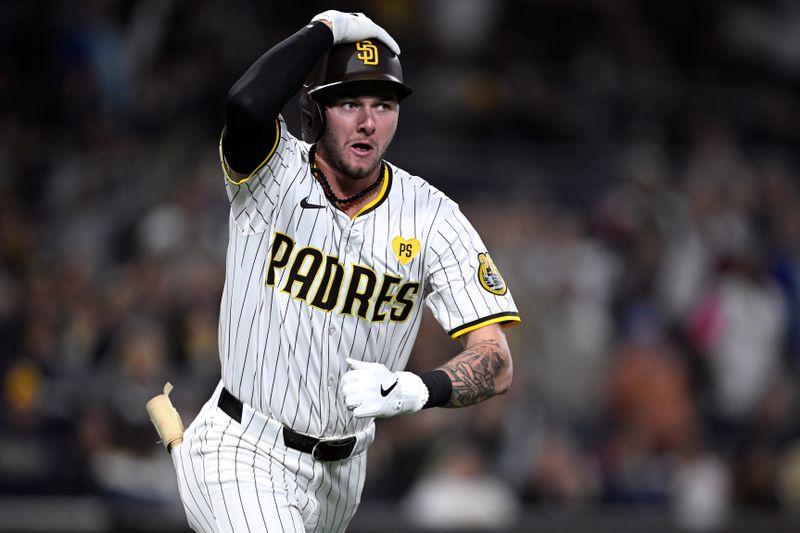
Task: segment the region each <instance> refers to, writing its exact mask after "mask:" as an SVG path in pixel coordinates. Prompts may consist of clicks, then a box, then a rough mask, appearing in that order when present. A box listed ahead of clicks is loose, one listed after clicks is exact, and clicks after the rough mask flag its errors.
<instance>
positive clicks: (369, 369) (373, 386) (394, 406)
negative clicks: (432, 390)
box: [342, 358, 428, 418]
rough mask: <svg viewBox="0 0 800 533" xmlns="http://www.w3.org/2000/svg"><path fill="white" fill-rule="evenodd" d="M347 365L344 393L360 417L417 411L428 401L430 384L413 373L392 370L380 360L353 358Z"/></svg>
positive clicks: (356, 415)
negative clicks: (378, 361)
mask: <svg viewBox="0 0 800 533" xmlns="http://www.w3.org/2000/svg"><path fill="white" fill-rule="evenodd" d="M347 365H348V366H349V367H350V370H348V371H347V372H346V373H345V375H344V376H343V377H342V392H343V393H344V401H345V405H346V406H347V408H348V409H350V410H352V411H353V416H355V417H356V418H364V417H370V416H374V417H379V418H386V417H390V416H395V415H399V414H403V413H415V412H417V411H419V410H420V409H422V406H423V405H425V402H427V401H428V387H427V386H425V384H424V383H423V382H422V379H420V377H419V376H418V375H416V374H414V373H412V372H392V371H391V370H389V369H388V368H386V366H385V365H382V364H380V363H366V362H364V361H358V360H356V359H349V358H348V359H347Z"/></svg>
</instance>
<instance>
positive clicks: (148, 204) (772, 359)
mask: <svg viewBox="0 0 800 533" xmlns="http://www.w3.org/2000/svg"><path fill="white" fill-rule="evenodd" d="M331 7H336V8H340V9H343V10H352V11H365V12H366V13H367V14H369V15H370V16H371V17H372V18H373V19H374V20H376V21H378V22H379V23H381V24H382V25H384V26H385V27H386V28H387V29H389V31H390V33H392V34H393V35H394V36H395V37H396V38H397V40H398V41H399V42H400V45H401V47H402V48H403V61H404V67H405V70H406V81H408V82H409V83H410V84H411V85H412V86H414V87H415V89H416V92H415V95H414V97H413V98H411V99H409V100H408V101H407V103H406V102H404V104H403V112H402V113H401V120H400V127H399V132H398V135H397V138H396V141H395V146H394V147H393V148H392V149H391V150H390V154H389V157H388V158H389V159H390V160H391V161H393V162H395V163H397V164H399V165H400V166H402V167H404V168H406V169H408V170H410V171H412V172H417V173H419V174H420V175H422V176H423V177H425V178H426V179H428V180H429V181H431V182H432V183H433V184H434V185H436V186H438V187H440V188H441V189H443V190H444V191H445V192H446V193H448V194H449V195H451V196H452V197H453V198H454V199H456V200H457V201H458V202H459V203H460V205H461V207H462V210H463V211H464V212H465V213H466V214H467V216H468V218H470V220H472V221H473V223H474V224H475V225H476V227H477V228H478V230H479V232H480V233H481V235H482V236H483V238H484V240H485V242H486V243H487V246H488V248H489V250H490V252H491V253H492V256H493V258H494V260H495V263H496V264H497V265H498V267H499V268H500V271H501V272H502V274H503V276H504V277H505V279H506V281H507V282H508V284H509V286H510V287H511V290H512V293H513V295H514V297H515V300H516V302H517V304H518V306H519V308H520V312H521V314H522V317H523V323H522V325H520V326H517V327H515V328H513V329H510V330H508V332H507V333H508V337H509V342H510V344H511V347H512V354H513V356H514V364H515V379H514V384H513V386H512V389H511V391H510V392H509V393H508V394H507V395H505V396H502V397H499V398H495V399H493V400H492V401H490V402H487V403H485V404H482V405H480V406H478V407H475V408H470V409H465V410H446V409H434V410H429V411H425V412H423V413H420V414H417V415H414V416H409V417H400V418H397V419H389V420H382V421H380V422H379V429H378V438H377V440H376V443H375V444H374V445H373V447H372V448H371V450H370V463H371V465H370V468H369V471H368V478H367V485H366V490H365V493H364V496H363V499H364V505H365V506H368V505H370V503H372V502H381V501H383V502H386V501H388V502H398V503H397V504H398V506H399V507H398V508H399V509H401V510H402V512H403V513H405V514H406V515H407V516H409V517H413V519H415V520H417V521H418V522H419V524H421V525H424V526H428V527H436V526H439V525H443V526H444V525H452V524H460V525H462V526H464V525H479V526H483V527H498V528H500V527H507V526H508V525H509V524H511V523H513V521H514V520H515V519H516V517H517V516H519V514H518V513H519V512H520V510H521V509H522V508H523V506H525V505H530V504H536V505H539V506H543V508H549V507H556V508H558V509H561V510H564V509H581V508H587V507H593V508H596V507H602V506H656V507H660V508H664V509H668V510H670V512H674V517H675V520H676V521H677V523H678V524H679V525H680V526H681V527H684V528H686V529H692V530H706V529H713V528H715V527H720V526H721V525H722V524H724V523H725V521H726V520H729V519H730V517H731V516H733V514H734V513H735V512H736V511H737V510H741V509H751V508H765V509H769V510H771V511H774V512H781V513H783V512H786V513H792V512H796V511H800V424H799V423H798V418H797V417H795V416H794V414H795V413H796V412H797V411H798V407H800V387H798V385H799V384H800V381H799V378H800V160H798V156H797V154H798V153H800V151H799V149H800V128H798V127H797V125H798V124H800V96H798V94H800V93H798V89H800V55H798V54H797V52H796V51H797V50H798V49H800V44H798V43H797V41H798V37H797V36H798V35H800V7H799V6H798V5H797V4H796V3H793V2H791V1H781V0H772V1H767V2H755V1H745V0H741V1H711V0H705V1H698V2H669V3H666V2H646V1H644V0H641V1H635V0H625V1H615V0H605V1H604V0H600V1H595V2H581V1H579V0H541V1H538V0H537V1H530V2H525V1H522V0H517V1H514V0H507V1H502V2H500V1H496V0H435V1H433V0H431V1H425V2H423V1H422V0H416V1H400V0H375V1H372V2H365V1H363V2H357V1H351V2H333V3H330V4H323V3H320V2H309V3H304V5H303V6H293V5H285V4H283V3H278V2H272V1H261V2H256V1H245V0H238V1H236V2H221V1H214V0H194V1H191V2H190V1H188V0H139V1H133V0H127V1H125V0H96V1H77V0H76V1H74V2H72V1H70V2H56V1H44V2H0V354H1V357H0V390H1V391H2V406H3V407H2V409H0V493H1V494H6V495H21V494H34V495H54V494H59V495H84V494H92V495H99V496H102V497H103V498H107V499H109V500H110V501H115V502H125V501H136V502H146V503H152V504H153V505H168V506H175V505H176V501H177V500H176V498H177V489H176V486H175V481H174V475H173V472H172V467H171V463H170V461H169V458H168V456H167V454H165V453H164V451H163V448H161V447H160V446H159V445H158V444H157V443H156V440H157V436H156V434H155V431H154V430H153V428H152V426H151V425H150V422H149V419H148V418H147V414H146V412H145V410H144V404H145V402H146V401H147V399H149V398H150V397H152V396H153V395H155V394H158V393H159V392H160V391H161V388H162V387H163V385H164V383H165V382H166V381H171V382H172V383H173V384H174V385H175V391H174V393H173V399H174V401H175V403H176V404H177V406H178V408H179V410H180V411H181V412H182V414H183V416H184V420H185V422H186V423H187V424H188V422H189V421H190V420H191V418H192V417H193V416H194V413H196V412H197V410H198V408H199V406H200V405H201V404H202V402H204V401H205V399H206V398H207V397H208V395H209V393H210V392H211V390H212V388H213V386H214V385H215V383H216V381H217V380H218V376H219V369H218V358H217V357H218V356H217V344H216V342H217V341H216V335H217V316H218V311H219V298H220V295H221V290H222V283H223V279H224V276H223V275H224V253H225V246H226V239H227V209H228V204H227V201H226V198H225V193H224V189H223V184H222V176H221V172H220V169H219V163H218V160H217V150H216V146H217V142H218V139H219V134H220V130H221V127H222V123H223V120H224V97H225V94H226V92H227V90H228V88H229V87H230V86H231V85H232V83H233V82H234V81H235V80H236V79H237V78H238V76H239V75H240V74H241V73H242V72H243V71H244V70H245V69H246V68H247V66H248V65H249V64H250V63H251V62H252V61H254V60H255V59H256V58H257V57H258V56H259V55H260V54H261V53H263V52H264V51H265V50H266V49H267V48H268V47H269V46H271V45H272V44H274V43H276V42H277V41H278V40H280V39H282V38H284V37H286V36H288V35H289V34H291V33H292V32H293V31H295V30H296V29H298V28H300V27H301V26H302V25H303V24H305V23H306V22H307V21H308V20H309V19H310V17H311V16H313V15H314V14H315V13H317V12H318V11H322V10H324V9H328V8H331ZM285 115H286V118H287V121H289V123H290V125H292V124H296V120H297V116H296V110H295V108H294V107H293V104H291V103H290V104H289V105H288V106H287V108H286V110H285ZM457 350H458V345H457V344H455V343H453V342H452V341H451V340H450V339H449V338H448V337H447V336H446V335H445V334H444V333H443V332H442V331H441V330H440V328H439V326H438V325H437V324H436V323H435V322H434V321H433V320H432V319H431V318H430V315H428V316H426V319H425V322H424V323H423V327H422V329H421V331H420V336H419V339H418V342H417V344H416V347H415V352H414V354H413V355H412V359H411V364H410V368H411V369H412V370H420V371H424V370H428V369H430V368H432V367H433V366H435V365H437V364H439V363H440V362H442V361H444V360H446V359H447V358H449V357H450V356H452V355H453V354H455V353H456V351H457ZM464 501H468V502H470V504H469V505H468V506H466V508H465V506H464Z"/></svg>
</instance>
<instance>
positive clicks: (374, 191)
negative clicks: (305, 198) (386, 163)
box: [312, 154, 383, 217]
mask: <svg viewBox="0 0 800 533" xmlns="http://www.w3.org/2000/svg"><path fill="white" fill-rule="evenodd" d="M313 155H314V156H315V157H314V159H313V161H312V168H313V169H314V174H315V176H316V178H317V181H319V182H320V184H321V185H322V188H323V189H324V190H325V195H326V196H327V197H328V200H330V201H331V202H332V203H333V204H334V205H336V207H338V208H339V209H341V210H342V211H344V212H345V213H347V214H348V215H350V216H351V217H353V216H355V215H356V214H357V213H358V212H359V211H360V210H361V208H362V207H363V206H365V205H366V204H368V203H369V202H371V201H372V200H373V199H374V198H375V197H376V196H377V195H378V194H380V190H381V182H382V173H383V165H378V167H377V168H376V169H375V170H374V171H373V172H372V173H371V174H370V175H369V176H367V177H366V178H360V179H353V178H351V177H349V176H346V175H344V174H342V173H341V172H339V171H337V170H336V169H335V168H334V167H332V166H331V165H330V164H329V163H328V162H327V161H325V159H324V158H321V157H316V154H313Z"/></svg>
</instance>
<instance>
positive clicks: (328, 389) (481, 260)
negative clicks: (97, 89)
mask: <svg viewBox="0 0 800 533" xmlns="http://www.w3.org/2000/svg"><path fill="white" fill-rule="evenodd" d="M276 127H277V128H279V131H278V136H277V137H278V141H277V142H276V145H275V146H274V147H273V148H272V150H271V152H270V155H269V156H268V158H267V159H266V160H265V162H264V163H263V164H262V166H260V167H259V168H258V169H257V170H256V171H255V172H254V173H253V174H251V176H250V177H248V178H247V179H244V180H242V181H240V182H234V181H232V180H231V178H230V177H228V176H229V173H228V172H227V170H226V164H225V162H224V158H223V171H225V175H226V178H227V179H226V188H227V192H228V198H229V200H230V205H231V209H230V237H229V238H230V240H229V243H228V252H227V259H226V279H225V287H224V291H223V295H222V304H221V310H220V324H219V348H220V360H221V367H222V380H223V382H224V384H225V387H226V388H227V389H228V390H229V391H231V393H233V394H234V395H235V396H236V397H238V398H239V399H240V400H242V401H243V402H246V403H248V404H250V405H252V406H253V407H255V408H256V409H258V410H260V411H261V412H263V413H265V414H268V415H270V416H272V417H274V418H276V419H277V420H278V421H280V422H281V423H283V424H285V425H288V426H290V427H292V428H293V429H295V430H296V431H299V432H302V433H306V434H310V435H315V436H324V437H334V436H341V435H347V434H352V433H355V432H357V431H360V430H362V429H364V428H365V427H367V425H368V424H369V423H370V421H369V419H356V418H354V417H353V416H352V414H351V412H350V411H349V410H348V409H347V408H346V407H345V404H344V400H343V397H342V393H341V391H340V386H339V382H340V377H341V376H342V375H343V374H344V372H345V371H346V370H347V364H346V363H345V361H344V359H345V358H346V357H354V358H356V359H361V360H364V361H377V362H380V363H383V364H385V365H386V366H387V367H388V368H390V369H391V370H395V371H396V370H402V369H403V368H404V367H405V365H406V362H407V360H408V357H409V354H410V352H411V349H412V346H413V344H414V339H415V338H416V334H417V331H418V329H419V324H420V320H421V318H422V306H421V302H422V301H423V299H424V301H425V302H426V304H427V305H428V306H429V307H430V308H431V310H432V311H433V314H434V316H435V317H436V319H437V320H438V321H439V323H440V324H441V325H442V327H444V328H445V330H447V331H448V332H449V333H450V335H451V336H452V337H454V338H455V337H457V336H459V335H461V334H463V333H466V332H467V331H471V330H472V329H476V328H478V327H481V326H483V325H487V324H490V323H503V324H511V323H514V322H517V321H519V315H518V314H517V309H516V307H515V305H514V302H513V299H512V298H511V294H510V293H509V292H508V290H507V289H506V287H505V283H504V282H503V280H502V278H501V277H500V275H499V273H498V272H497V270H496V268H495V267H494V265H493V264H492V261H491V258H490V257H489V255H488V254H487V253H486V249H485V248H484V245H483V243H482V241H481V239H480V237H479V236H478V235H477V233H476V232H475V230H474V229H473V228H472V226H471V225H470V223H469V222H468V221H467V220H466V218H464V216H463V215H462V214H461V212H460V211H459V209H458V206H457V205H456V204H455V203H454V202H453V201H452V200H450V199H449V198H447V197H446V196H445V195H444V194H442V193H441V192H440V191H438V190H437V189H436V188H434V187H432V186H431V185H429V184H428V183H427V182H425V181H424V180H422V179H421V178H419V177H416V176H412V175H410V174H409V173H407V172H405V171H403V170H401V169H399V168H397V167H395V166H393V165H391V164H388V163H386V164H384V166H383V172H384V176H383V177H384V179H383V182H382V185H381V190H380V191H379V193H378V196H377V197H376V198H375V199H374V200H373V201H371V202H370V203H369V204H367V205H365V206H364V207H363V208H362V209H361V210H360V212H359V214H358V215H357V216H355V217H354V218H353V219H351V218H350V217H349V216H348V215H347V214H345V213H344V212H343V211H341V210H339V209H336V208H335V207H333V205H332V204H331V203H330V202H328V201H327V199H326V197H325V194H324V192H323V189H322V187H321V185H320V184H319V182H318V181H317V180H316V179H315V178H314V176H313V174H312V172H311V167H310V164H309V149H310V146H309V145H308V144H305V143H303V142H301V141H299V140H298V139H297V138H295V137H294V136H292V135H291V134H289V132H288V131H287V129H286V124H285V122H284V121H283V118H282V117H281V118H279V119H278V121H277V122H276ZM221 153H222V152H221V147H220V154H221ZM304 199H305V202H304V203H305V205H306V207H301V201H303V200H304ZM308 204H311V206H310V207H309V206H308ZM315 206H316V207H315Z"/></svg>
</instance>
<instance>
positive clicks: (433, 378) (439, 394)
mask: <svg viewBox="0 0 800 533" xmlns="http://www.w3.org/2000/svg"><path fill="white" fill-rule="evenodd" d="M419 377H420V380H421V381H422V383H423V384H424V385H425V387H426V388H427V389H428V399H427V401H426V402H425V403H424V404H423V405H422V408H423V409H427V408H429V407H444V406H445V405H447V404H448V402H450V398H451V397H452V395H453V380H451V379H450V376H448V375H447V373H446V372H445V371H444V370H433V371H432V372H426V373H424V374H421V375H420V376H419Z"/></svg>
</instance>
